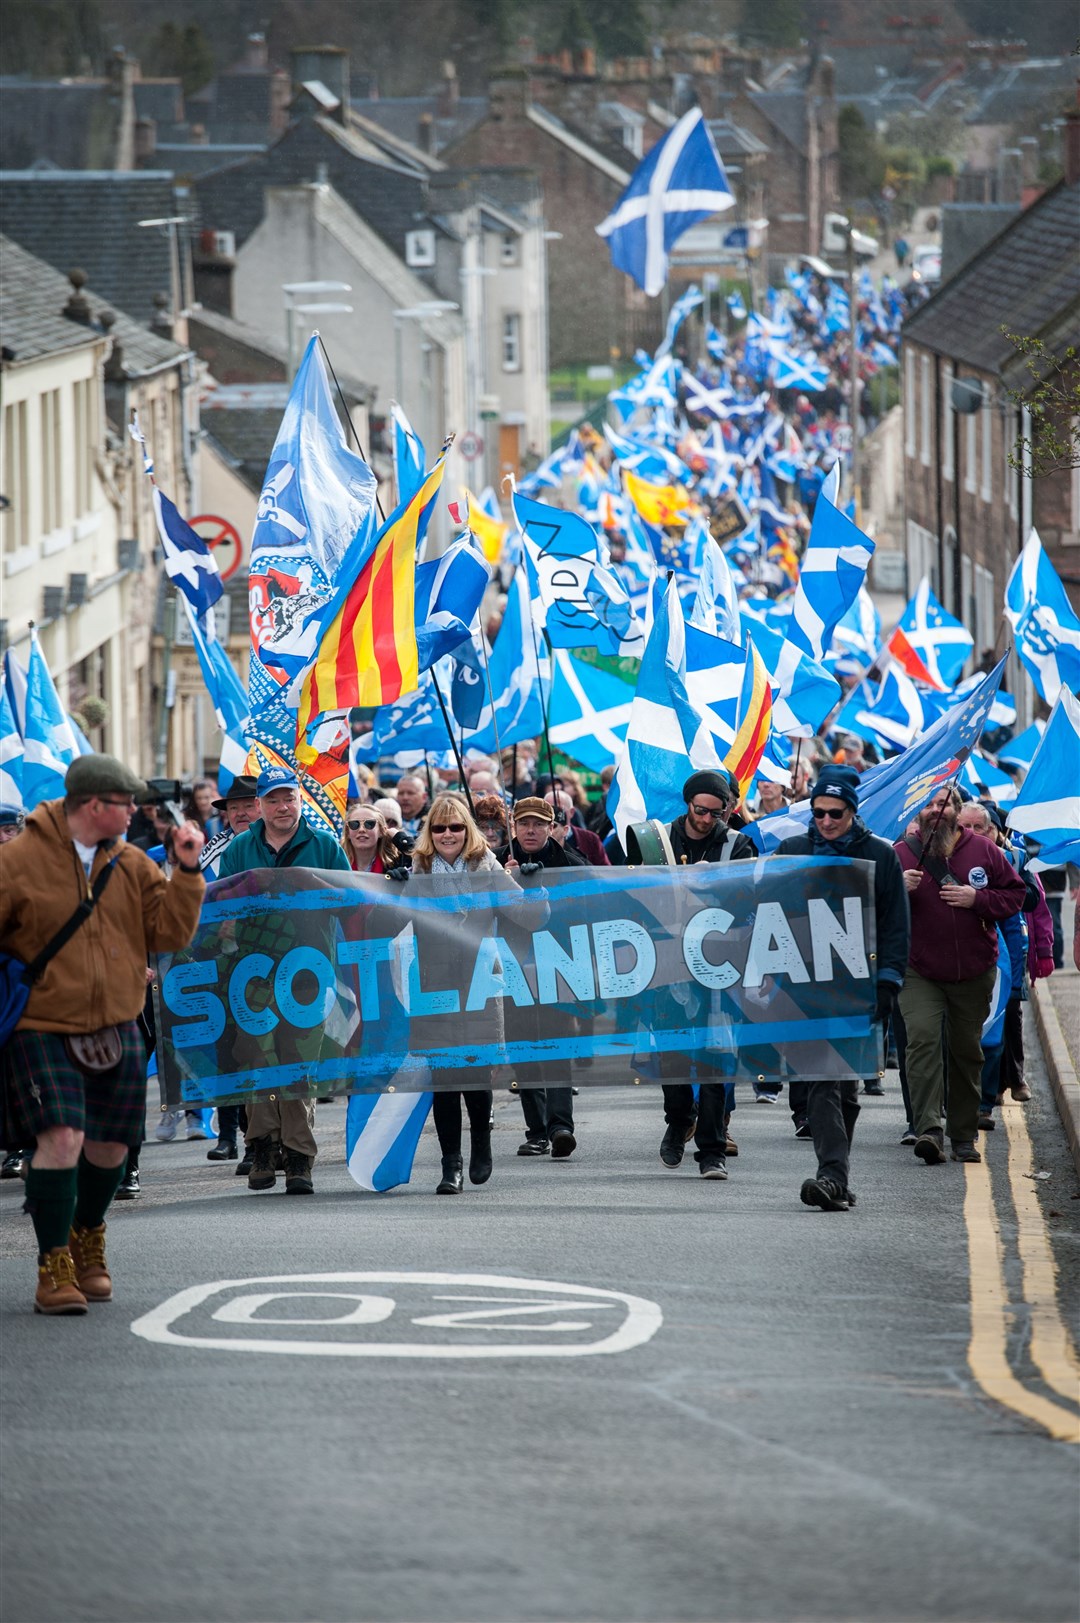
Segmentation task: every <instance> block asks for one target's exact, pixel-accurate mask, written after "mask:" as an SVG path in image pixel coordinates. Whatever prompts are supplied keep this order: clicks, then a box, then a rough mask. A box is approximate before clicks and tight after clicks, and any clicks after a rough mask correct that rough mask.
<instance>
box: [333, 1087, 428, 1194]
mask: <svg viewBox="0 0 1080 1623" xmlns="http://www.w3.org/2000/svg"><path fill="white" fill-rule="evenodd" d="M433 1097H434V1095H432V1094H430V1093H353V1094H351V1095H350V1096H349V1105H348V1109H347V1110H346V1112H345V1163H346V1165H347V1166H348V1168H349V1176H350V1177H351V1178H352V1180H353V1182H354V1183H357V1184H359V1185H360V1188H361V1189H366V1190H368V1191H369V1192H371V1193H372V1194H378V1193H381V1192H382V1191H383V1190H386V1189H396V1188H397V1187H398V1185H399V1184H403V1183H408V1181H409V1178H410V1177H411V1175H412V1166H413V1161H414V1160H415V1158H416V1146H417V1145H418V1144H419V1142H420V1134H421V1133H422V1132H423V1130H424V1123H425V1122H426V1121H427V1118H428V1112H429V1111H430V1109H431V1101H432V1098H433Z"/></svg>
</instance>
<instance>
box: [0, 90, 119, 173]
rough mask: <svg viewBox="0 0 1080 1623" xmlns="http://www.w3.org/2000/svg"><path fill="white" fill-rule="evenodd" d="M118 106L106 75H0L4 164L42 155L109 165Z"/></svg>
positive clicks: (88, 165) (79, 165) (0, 160)
mask: <svg viewBox="0 0 1080 1623" xmlns="http://www.w3.org/2000/svg"><path fill="white" fill-rule="evenodd" d="M117 108H118V104H117V103H115V102H113V101H111V100H110V98H109V94H108V87H107V86H106V84H105V81H104V80H103V79H87V80H81V81H75V82H74V83H64V82H63V81H61V80H58V79H52V80H44V79H43V80H37V79H17V78H8V77H2V78H0V169H27V168H29V166H30V165H31V164H32V163H34V162H36V161H37V160H39V159H45V160H47V161H48V162H49V163H53V164H56V165H57V166H58V167H60V168H62V169H104V168H108V167H109V165H110V164H112V162H113V161H114V157H115V151H114V149H115V142H116V130H117Z"/></svg>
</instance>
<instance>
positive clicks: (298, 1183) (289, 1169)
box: [248, 1150, 315, 1195]
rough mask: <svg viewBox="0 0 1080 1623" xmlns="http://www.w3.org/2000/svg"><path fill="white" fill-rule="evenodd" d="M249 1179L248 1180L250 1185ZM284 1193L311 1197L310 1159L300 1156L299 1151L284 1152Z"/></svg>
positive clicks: (313, 1190) (312, 1188) (312, 1187)
mask: <svg viewBox="0 0 1080 1623" xmlns="http://www.w3.org/2000/svg"><path fill="white" fill-rule="evenodd" d="M250 1182H251V1179H250V1178H249V1179H248V1183H249V1184H250ZM285 1193H286V1194H287V1195H313V1194H314V1193H315V1185H314V1184H313V1183H312V1181H311V1158H310V1156H307V1155H301V1154H300V1151H299V1150H286V1151H285Z"/></svg>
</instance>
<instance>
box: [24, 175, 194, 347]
mask: <svg viewBox="0 0 1080 1623" xmlns="http://www.w3.org/2000/svg"><path fill="white" fill-rule="evenodd" d="M181 212H183V211H182V210H180V209H178V208H177V206H176V198H175V196H174V193H173V180H172V175H171V174H168V173H167V172H165V171H162V170H151V169H143V170H137V171H135V172H133V173H116V172H113V171H108V172H105V173H101V172H94V171H90V170H81V171H75V172H73V171H70V170H34V171H27V170H21V171H17V172H13V171H10V170H9V171H6V172H4V173H0V219H2V221H3V227H4V231H5V233H6V234H7V235H8V236H9V237H12V238H14V240H15V241H16V242H18V243H21V244H22V246H23V247H24V248H26V249H28V251H29V252H30V253H32V254H37V255H38V257H39V258H40V259H44V260H45V262H46V264H49V265H52V266H54V267H55V268H56V269H57V270H58V271H61V272H62V273H63V274H64V275H65V276H66V275H67V272H68V271H69V270H71V269H72V268H73V267H74V266H76V265H78V266H80V267H81V268H82V269H83V270H84V271H85V272H86V274H87V277H88V279H89V282H90V286H91V287H92V288H94V290H95V291H96V292H97V294H98V295H99V296H100V297H101V298H103V299H108V301H109V303H110V304H113V305H115V306H116V308H117V309H120V310H125V311H126V312H127V313H128V315H130V316H133V317H134V319H135V320H136V321H141V322H144V323H149V322H150V321H151V320H152V319H153V316H154V295H155V293H168V292H169V291H170V289H171V288H172V285H173V261H172V249H171V244H170V241H169V236H168V233H167V232H165V231H155V230H147V229H144V228H142V227H140V226H139V224H138V222H139V221H140V220H151V219H163V218H168V217H169V216H170V215H173V214H178V213H181Z"/></svg>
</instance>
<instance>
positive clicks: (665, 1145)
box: [660, 1121, 697, 1171]
mask: <svg viewBox="0 0 1080 1623" xmlns="http://www.w3.org/2000/svg"><path fill="white" fill-rule="evenodd" d="M696 1128H697V1122H696V1121H694V1122H691V1124H690V1129H689V1131H687V1127H686V1123H685V1122H684V1123H681V1124H680V1123H679V1122H672V1124H671V1125H670V1127H669V1128H668V1130H667V1132H666V1133H665V1134H664V1136H663V1138H662V1139H661V1140H660V1159H661V1161H663V1163H664V1165H665V1166H666V1167H669V1168H670V1169H671V1170H672V1171H674V1170H675V1168H676V1167H677V1166H681V1165H682V1158H683V1152H684V1151H685V1149H686V1146H687V1144H689V1142H690V1140H691V1139H692V1138H693V1136H694V1132H695V1130H696Z"/></svg>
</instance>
